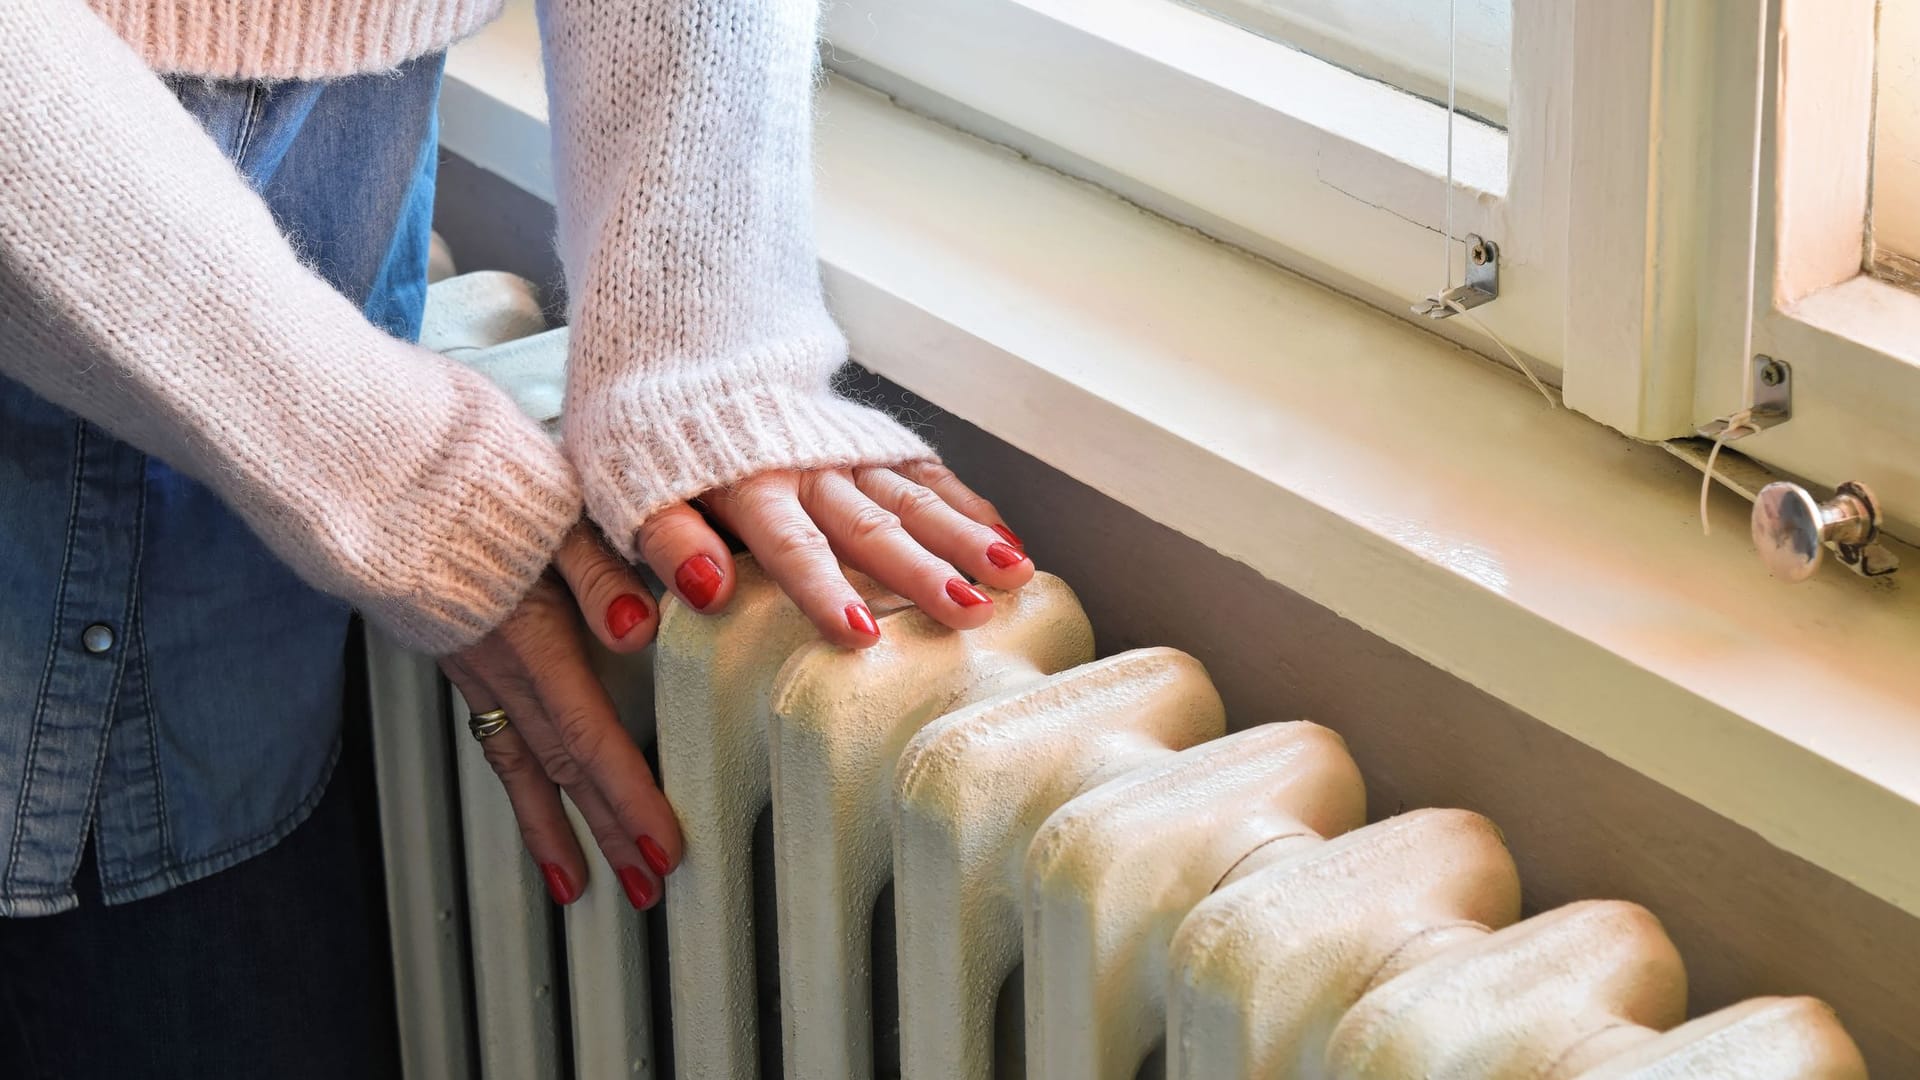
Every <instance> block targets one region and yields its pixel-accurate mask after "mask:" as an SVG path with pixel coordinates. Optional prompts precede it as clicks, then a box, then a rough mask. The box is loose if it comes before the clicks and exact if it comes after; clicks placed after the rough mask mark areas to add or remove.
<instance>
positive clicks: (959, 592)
mask: <svg viewBox="0 0 1920 1080" xmlns="http://www.w3.org/2000/svg"><path fill="white" fill-rule="evenodd" d="M947 597H948V598H949V599H951V600H952V601H953V602H954V603H956V604H959V605H960V606H961V607H979V606H980V605H981V604H991V603H993V598H992V597H990V596H988V595H987V594H986V593H983V592H981V591H980V590H979V589H976V588H974V587H973V586H971V585H969V584H967V583H966V581H964V580H963V579H961V578H954V579H952V580H951V581H948V582H947Z"/></svg>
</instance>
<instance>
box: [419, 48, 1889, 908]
mask: <svg viewBox="0 0 1920 1080" xmlns="http://www.w3.org/2000/svg"><path fill="white" fill-rule="evenodd" d="M531 31H532V28H531V21H530V18H528V17H525V16H519V17H516V16H515V15H513V14H512V13H510V15H509V17H508V19H507V20H506V21H503V22H502V23H500V24H497V25H496V26H495V27H493V28H491V29H490V30H489V31H488V32H487V33H486V34H484V35H482V36H481V37H480V38H478V39H476V40H475V41H473V42H470V43H468V44H465V45H462V46H461V47H460V48H458V49H456V50H455V52H454V55H453V57H452V60H451V62H450V65H449V83H448V87H447V92H446V96H445V99H444V105H443V112H442V115H443V121H444V130H443V139H444V141H445V144H446V146H447V148H448V149H449V150H451V151H453V152H454V153H457V154H460V155H461V156H463V157H465V158H468V159H469V160H471V161H474V162H475V163H477V164H479V165H481V166H483V167H486V168H489V169H492V170H493V171H495V172H497V173H499V174H501V175H502V176H504V177H506V178H507V179H509V180H511V181H513V182H515V183H516V184H519V185H520V186H522V187H524V188H526V189H527V190H529V191H531V192H533V193H535V194H538V195H541V196H543V197H547V198H551V196H552V190H551V181H550V174H549V173H548V172H547V171H546V165H545V153H544V149H542V150H539V151H538V152H534V151H532V150H530V147H529V140H530V139H534V138H536V137H539V136H540V135H541V131H542V125H541V123H540V121H539V117H540V116H541V115H543V113H544V101H543V100H542V99H541V97H540V81H539V78H538V66H537V65H538V59H537V55H536V53H535V49H534V46H533V44H532V41H531V37H530V35H531ZM818 158H819V160H818V170H819V173H820V176H821V188H820V208H819V214H820V239H821V259H822V265H823V270H824V273H825V276H826V280H827V283H828V287H829V290H830V292H831V294H832V297H833V300H834V303H835V307H836V310H837V311H838V313H839V315H840V317H841V320H842V322H843V324H844V325H845V326H846V329H847V331H848V334H849V335H850V337H851V339H852V341H853V344H854V351H855V354H856V356H857V357H858V358H859V360H860V361H861V362H862V363H863V364H864V365H865V366H867V367H868V368H871V369H872V370H874V371H876V372H878V373H879V374H881V375H884V376H886V377H887V378H889V379H892V380H893V381H895V382H897V383H899V384H901V385H902V386H905V387H906V388H908V389H910V390H912V391H914V392H915V393H918V394H920V395H921V396H923V397H925V398H927V399H928V400H930V401H932V402H934V403H936V404H937V405H939V406H941V407H942V408H944V409H946V410H948V411H950V412H952V413H953V414H955V415H957V416H959V417H962V418H963V419H965V420H967V421H969V422H971V423H973V424H976V425H978V426H980V427H981V428H983V429H985V430H986V431H988V432H990V433H992V434H993V435H995V436H997V437H999V438H1001V439H1004V440H1005V441H1006V442H1008V443H1010V444H1012V445H1014V446H1016V447H1018V448H1020V449H1022V450H1024V451H1026V452H1028V453H1030V454H1033V455H1034V456H1036V457H1038V458H1040V459H1041V460H1043V461H1045V462H1047V463H1048V464H1050V465H1052V466H1054V467H1056V468H1058V469H1060V470H1062V471H1063V472H1065V473H1067V474H1069V475H1071V476H1073V477H1075V478H1077V479H1079V480H1081V481H1082V482H1084V483H1087V484H1089V485H1091V486H1093V487H1095V488H1097V489H1099V490H1100V491H1102V492H1104V493H1106V494H1107V495H1109V496H1111V497H1113V498H1115V499H1117V500H1119V501H1121V502H1123V503H1126V504H1127V505H1129V506H1132V507H1134V508H1136V509H1137V510H1139V511H1141V512H1142V513H1145V514H1147V515H1148V516H1150V517H1152V518H1154V519H1155V520H1158V521H1161V522H1164V523H1166V524H1168V525H1170V526H1172V527H1175V528H1177V529H1179V530H1181V531H1182V532H1184V533H1186V534H1187V535H1189V536H1191V537H1193V538H1195V539H1196V540H1199V541H1201V542H1204V543H1206V544H1208V545H1209V546H1211V547H1214V548H1215V549H1217V550H1219V551H1220V552H1222V553H1223V554H1225V555H1228V556H1230V557H1232V558H1234V559H1237V560H1240V561H1242V562H1244V563H1246V564H1248V565H1250V566H1252V567H1254V568H1255V569H1257V570H1258V571H1260V572H1261V573H1262V574H1264V575H1266V576H1267V577H1269V578H1271V579H1272V580H1274V581H1277V582H1279V583H1281V584H1283V585H1285V586H1287V587H1289V588H1291V589H1294V590H1295V591H1298V592H1299V593H1301V594H1303V595H1305V596H1307V597H1308V598H1310V599H1312V600H1314V601H1316V602H1318V603H1320V604H1322V605H1324V606H1326V607H1328V608H1330V609H1332V610H1333V611H1335V612H1337V613H1339V614H1340V615H1342V616H1343V617H1345V618H1347V619H1350V620H1352V621H1353V622H1355V623H1357V624H1359V625H1360V626H1362V627H1364V628H1365V629H1367V630H1368V631H1370V632H1372V633H1375V634H1377V635H1379V636H1380V637H1382V638H1384V639H1386V640H1388V641H1390V642H1392V643H1394V644H1396V645H1399V646H1401V647H1403V648H1405V649H1407V650H1409V651H1411V652H1413V653H1415V654H1416V655H1419V656H1421V657H1423V658H1424V659H1426V660H1428V661H1429V662H1431V663H1433V664H1435V665H1437V666H1439V667H1440V668H1442V669H1444V670H1446V671H1448V672H1451V673H1453V674H1454V675H1456V676H1458V677H1459V678H1462V679H1464V680H1466V681H1467V682H1469V683H1471V684H1473V685H1474V686H1477V687H1480V688H1481V689H1483V690H1485V691H1487V692H1489V693H1491V694H1493V695H1495V696H1497V697H1499V698H1500V699H1502V700H1504V701H1507V702H1510V703H1511V704H1513V705H1514V706H1516V707H1518V708H1520V709H1523V710H1525V711H1526V712H1528V713H1529V714H1531V715H1533V716H1535V717H1537V718H1539V719H1540V720H1541V721H1543V722H1545V723H1547V724H1549V725H1551V726H1553V727H1555V728H1558V729H1560V730H1561V731H1564V732H1566V733H1567V734H1569V735H1572V736H1573V737H1575V738H1578V739H1580V740H1582V741H1583V742H1586V743H1588V744H1589V745H1591V746H1593V747H1595V748H1597V749H1599V750H1600V751H1602V752H1604V753H1606V754H1607V755H1609V756H1611V757H1613V758H1615V759H1617V760H1619V761H1621V762H1623V763H1625V764H1627V765H1629V766H1631V767H1633V768H1634V769H1636V770H1638V771H1640V772H1642V773H1644V774H1646V775H1648V776H1650V777H1652V778H1654V779H1656V780H1658V781H1660V782H1661V783H1663V784H1666V785H1667V786H1669V787H1671V788H1673V789H1674V790H1676V791H1678V792H1680V793H1682V794H1684V795H1686V796H1688V797H1690V798H1692V799H1694V800H1696V801H1698V802H1700V803H1702V804H1704V805H1706V806H1707V807H1709V808H1711V809H1713V810H1715V811H1717V812H1719V813H1721V814H1723V815H1725V816H1727V817H1729V818H1731V819H1733V820H1735V821H1737V822H1740V823H1742V824H1744V825H1746V826H1748V827H1749V828H1752V829H1753V830H1755V831H1756V832H1758V833H1760V834H1761V835H1763V836H1765V837H1766V838H1767V839H1769V840H1770V841H1772V842H1773V843H1775V844H1777V845H1779V846H1780V847H1782V848H1784V849H1786V850H1788V851H1791V852H1794V853H1796V854H1798V855H1800V856H1802V857H1804V858H1806V859H1808V860H1809V861H1811V862H1813V863H1815V864H1817V865H1819V866H1822V867H1825V868H1826V869H1828V870H1829V871H1831V872H1833V873H1835V874H1837V875H1838V876H1840V877H1842V878H1845V879H1847V880H1849V881H1852V882H1854V883H1855V884H1857V885H1859V886H1860V887H1862V888H1864V889H1866V890H1867V891H1869V892H1872V893H1874V894H1876V895H1878V896H1880V897H1882V898H1884V899H1886V900H1887V901H1889V902H1891V903H1893V904H1895V905H1897V906H1899V907H1901V908H1903V909H1904V910H1906V911H1909V912H1913V913H1916V914H1920V844H1915V843H1913V842H1912V838H1913V837H1914V836H1916V835H1920V674H1917V672H1920V662H1916V658H1920V600H1916V597H1915V594H1914V593H1913V592H1912V591H1911V590H1907V589H1903V588H1901V587H1900V586H1899V585H1898V584H1897V583H1891V582H1887V581H1881V582H1867V581H1863V580H1860V579H1856V578H1854V577H1852V576H1851V575H1848V574H1846V573H1845V572H1844V571H1841V570H1838V569H1837V568H1829V569H1827V570H1825V571H1823V572H1822V573H1821V574H1820V575H1819V576H1818V577H1817V579H1816V580H1814V581H1812V582H1809V583H1807V584H1805V585H1801V586H1787V585H1782V584H1779V583H1776V582H1774V581H1772V580H1770V579H1769V578H1768V577H1767V575H1766V574H1765V572H1764V571H1763V570H1762V569H1761V567H1760V564H1759V561H1758V558H1757V557H1756V556H1755V555H1754V553H1753V551H1752V549H1751V546H1750V544H1749V542H1748V540H1747V535H1746V532H1747V531H1746V515H1747V506H1746V504H1745V503H1744V502H1742V501H1740V500H1739V499H1737V498H1736V497H1733V496H1731V495H1727V494H1725V493H1723V492H1716V495H1715V497H1714V500H1713V513H1714V519H1715V521H1716V522H1717V524H1718V526H1719V528H1718V529H1717V530H1716V532H1715V534H1714V535H1713V536H1712V537H1711V538H1703V537H1702V536H1701V535H1700V526H1699V521H1698V514H1697V510H1696V505H1695V504H1696V499H1697V481H1698V474H1697V473H1694V472H1692V471H1691V470H1690V469H1688V468H1687V467H1686V466H1685V465H1683V464H1681V463H1679V462H1677V461H1675V460H1674V459H1672V458H1671V457H1670V456H1669V455H1667V454H1665V453H1663V452H1662V451H1661V450H1659V449H1657V448H1654V447H1649V446H1645V445H1640V444H1635V443H1632V442H1630V441H1628V440H1626V439H1623V438H1621V437H1618V436H1616V435H1614V434H1612V433H1610V432H1608V431H1606V430H1605V429H1602V428H1600V427H1599V426H1597V425H1595V424H1593V423H1591V422H1589V421H1586V420H1583V419H1582V418H1580V417H1578V416H1576V415H1574V414H1572V413H1570V412H1567V411H1564V410H1560V411H1549V410H1547V409H1546V408H1545V407H1544V405H1543V404H1542V403H1541V402H1540V400H1539V399H1538V398H1537V397H1535V396H1533V394H1532V391H1531V390H1529V389H1528V388H1527V386H1526V385H1525V383H1523V382H1522V381H1520V379H1519V378H1518V377H1517V376H1510V375H1509V374H1508V373H1506V372H1503V371H1501V370H1499V369H1497V368H1495V367H1494V366H1492V365H1490V364H1488V363H1486V362H1485V361H1483V360H1481V359H1480V358H1478V357H1476V356H1473V355H1472V354H1469V353H1466V352H1463V351H1461V350H1459V349H1457V348H1455V347H1453V346H1451V345H1449V344H1447V343H1445V342H1443V341H1441V340H1439V339H1438V338H1435V337H1432V336H1430V335H1428V334H1425V333H1423V332H1421V331H1420V330H1418V329H1416V328H1415V327H1413V326H1411V325H1409V324H1407V323H1405V322H1402V321H1400V320H1397V319H1394V318H1391V317H1388V316H1386V315H1383V314H1381V313H1379V312H1377V311H1374V310H1372V309H1369V308H1365V307H1363V306H1361V305H1359V304H1357V303H1355V302H1353V301H1350V300H1347V299H1345V298H1343V297H1340V296H1338V295H1336V294H1334V293H1332V292H1329V291H1327V290H1325V289H1322V288H1320V287H1318V286H1316V285H1314V284H1312V283H1309V282H1307V281H1305V280H1303V279H1301V278H1298V277H1295V276H1292V275H1290V274H1287V273H1284V272H1282V271H1279V270H1277V269H1274V268H1273V267H1271V266H1269V265H1267V264H1264V263H1261V262H1258V261H1256V260H1253V259H1251V258H1248V257H1246V256H1244V255H1242V254H1240V253H1238V252H1235V251H1233V250H1232V249H1229V248H1226V247H1223V246H1221V245H1219V244H1216V243H1214V242H1212V241H1210V240H1208V239H1206V238H1204V237H1201V236H1199V235H1196V234H1194V233H1192V232H1190V231H1187V230H1184V229H1181V228H1178V227H1175V226H1172V225H1169V224H1167V223H1165V222H1163V221H1161V220H1159V219H1156V218H1153V217H1150V216H1148V215H1146V214H1143V213H1141V212H1139V211H1138V210H1136V209H1134V208H1132V207H1130V206H1128V205H1126V204H1124V203H1122V202H1119V201H1118V200H1115V199H1113V198H1111V197H1109V196H1107V195H1105V194H1104V193H1102V192H1100V191H1098V190H1097V189H1094V188H1091V187H1089V186H1087V185H1085V184H1082V183H1079V182H1077V181H1073V180H1069V179H1066V178H1063V177H1061V176H1058V175H1056V174H1053V173H1050V172H1048V171H1046V170H1043V169H1040V168H1038V167H1036V166H1034V165H1031V164H1029V163H1027V162H1025V161H1023V160H1021V159H1019V158H1018V157H1016V156H1014V155H1012V154H1009V153H1006V152H1003V151H1001V150H999V149H996V148H994V147H992V146H989V145H986V144H983V143H980V142H977V141H975V140H972V139H970V138H967V137H965V136H961V135H958V134H956V133H954V132H952V131H950V130H948V129H946V128H942V127H940V126H938V125H935V124H932V123H930V122H927V121H924V120H922V119H919V118H917V117H914V116H912V115H909V114H907V113H905V112H903V111H901V110H899V109H897V108H894V107H893V106H891V105H890V104H889V103H887V102H886V101H885V100H884V99H882V98H879V97H877V96H875V95H872V94H869V93H867V92H866V91H863V90H859V89H857V88H854V87H851V86H848V85H846V84H843V83H839V82H835V83H832V84H830V85H829V86H828V87H827V88H826V90H825V91H824V99H823V108H822V117H821V123H820V130H819V138H818ZM1903 554H1904V555H1905V556H1906V561H1907V563H1908V566H1909V570H1908V571H1907V572H1908V573H1920V557H1916V556H1915V555H1914V553H1913V552H1912V551H1910V550H1909V551H1905V552H1903ZM1897 580H1898V579H1895V582H1897Z"/></svg>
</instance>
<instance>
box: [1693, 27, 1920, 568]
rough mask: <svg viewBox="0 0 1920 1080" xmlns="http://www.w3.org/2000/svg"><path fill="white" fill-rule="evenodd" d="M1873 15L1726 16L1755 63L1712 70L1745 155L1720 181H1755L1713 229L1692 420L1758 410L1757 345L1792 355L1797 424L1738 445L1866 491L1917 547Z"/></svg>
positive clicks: (1917, 492)
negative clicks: (1874, 242) (1885, 271)
mask: <svg viewBox="0 0 1920 1080" xmlns="http://www.w3.org/2000/svg"><path fill="white" fill-rule="evenodd" d="M1728 6H1734V5H1728ZM1875 14H1876V11H1875V4H1874V3H1873V0H1847V2H1845V3H1841V4H1827V3H1809V2H1808V0H1776V2H1775V3H1773V4H1770V5H1767V10H1766V12H1765V13H1764V15H1762V14H1761V13H1760V12H1758V11H1742V12H1738V13H1736V14H1735V15H1734V16H1733V18H1734V19H1735V20H1736V21H1737V23H1738V24H1739V25H1738V26H1737V27H1735V28H1729V29H1730V30H1731V31H1732V32H1733V33H1736V34H1738V35H1739V37H1740V38H1741V39H1742V40H1744V41H1746V42H1749V43H1751V44H1749V45H1748V46H1747V48H1748V50H1749V52H1750V53H1751V56H1750V57H1749V58H1748V59H1747V60H1746V62H1745V63H1740V62H1738V60H1737V59H1735V58H1733V57H1731V56H1729V57H1728V58H1727V62H1725V63H1722V64H1721V65H1720V66H1719V67H1718V68H1717V69H1716V78H1717V80H1718V82H1719V83H1720V88H1721V92H1720V93H1719V94H1718V95H1717V98H1716V102H1717V111H1718V113H1719V116H1718V122H1720V123H1721V124H1723V125H1727V126H1728V129H1729V130H1728V136H1727V140H1726V141H1727V142H1729V143H1730V144H1732V143H1734V142H1736V141H1737V140H1736V139H1734V138H1733V136H1734V134H1736V129H1737V134H1738V135H1739V136H1740V137H1741V138H1742V139H1744V148H1743V152H1742V153H1735V152H1733V151H1734V150H1736V149H1741V148H1738V147H1735V146H1732V145H1729V146H1728V147H1727V148H1726V149H1727V152H1725V153H1723V154H1722V155H1721V159H1720V160H1719V161H1718V162H1717V163H1716V167H1715V168H1714V169H1713V170H1712V172H1713V176H1714V179H1713V180H1712V181H1711V183H1713V184H1714V185H1715V186H1716V187H1717V188H1719V189H1722V190H1725V189H1730V188H1732V187H1733V186H1734V185H1735V184H1736V183H1741V182H1744V183H1746V184H1747V185H1750V186H1751V189H1752V190H1753V191H1754V192H1755V193H1756V195H1757V199H1756V203H1757V213H1756V214H1752V215H1736V214H1734V213H1732V212H1731V208H1726V207H1723V208H1722V209H1721V211H1720V212H1719V213H1717V214H1716V215H1713V216H1712V218H1711V219H1710V222H1709V235H1708V237H1707V240H1706V244H1705V250H1706V252H1707V259H1708V261H1707V264H1706V269H1707V270H1708V273H1707V274H1706V275H1705V277H1704V280H1703V283H1702V287H1701V312H1702V319H1701V333H1700V349H1699V356H1700V358H1701V360H1700V363H1699V366H1698V369H1697V377H1696V378H1695V380H1694V395H1693V410H1692V413H1693V415H1692V419H1693V421H1694V423H1695V424H1704V423H1706V422H1708V421H1710V420H1712V419H1714V418H1716V417H1720V416H1725V415H1727V414H1729V413H1731V412H1733V411H1734V410H1736V409H1738V408H1740V407H1742V406H1743V405H1745V404H1746V403H1749V402H1751V401H1752V385H1751V378H1752V375H1751V372H1752V365H1751V363H1750V362H1749V357H1748V352H1749V351H1750V352H1751V353H1753V354H1760V355H1766V356H1771V357H1773V358H1775V359H1778V360H1781V361H1784V362H1786V363H1787V364H1789V365H1791V367H1792V371H1793V379H1792V386H1793V418H1792V419H1791V420H1789V421H1787V422H1786V423H1783V424H1780V425H1778V426H1776V427H1773V428H1769V429H1768V430H1766V431H1764V432H1761V433H1759V434H1756V435H1751V436H1748V437H1745V438H1742V439H1741V440H1740V441H1739V442H1738V443H1737V444H1736V445H1737V446H1738V448H1739V449H1740V450H1741V451H1742V452H1744V453H1745V454H1747V455H1748V456H1749V457H1753V458H1755V459H1757V460H1759V461H1761V462H1763V463H1765V464H1767V465H1769V466H1770V467H1773V468H1775V469H1776V470H1778V471H1781V472H1784V473H1786V474H1789V475H1792V476H1795V477H1800V478H1804V479H1806V480H1809V481H1811V482H1813V483H1814V484H1816V485H1823V486H1827V487H1832V486H1836V485H1838V484H1839V483H1841V482H1843V481H1849V480H1852V481H1858V482H1863V483H1865V484H1866V485H1867V486H1868V487H1870V488H1872V489H1873V490H1874V492H1875V493H1876V494H1877V495H1878V496H1879V497H1880V501H1881V502H1882V504H1883V509H1884V511H1885V512H1886V517H1887V523H1888V525H1889V527H1890V529H1891V531H1893V532H1894V533H1895V534H1896V535H1900V536H1903V537H1908V538H1912V537H1915V536H1917V535H1920V530H1917V529H1916V528H1915V526H1916V523H1917V522H1920V468H1917V467H1916V465H1915V462H1916V461H1920V334H1916V333H1914V330H1915V328H1920V295H1916V294H1914V293H1913V292H1910V291H1908V290H1906V289H1903V288H1901V287H1899V286H1897V285H1893V284H1889V283H1887V282H1885V281H1882V280H1880V279H1879V278H1878V277H1877V276H1875V274H1874V273H1873V271H1872V268H1871V265H1870V261H1871V257H1870V253H1869V251H1868V246H1867V242H1866V229H1867V208H1868V198H1869V189H1870V185H1871V182H1872V180H1871V167H1870V166H1871V139H1872V131H1873V115H1872V109H1873V64H1872V56H1873V51H1872V50H1873V47H1874V30H1875ZM1762 47H1763V48H1764V53H1763V52H1762ZM1762 57H1764V62H1762ZM1756 93H1757V94H1758V95H1759V96H1758V98H1757V100H1758V103H1759V106H1760V107H1759V108H1757V109H1756V108H1754V102H1755V98H1754V95H1755V94H1756ZM1742 96H1745V97H1746V104H1745V106H1744V109H1745V116H1744V118H1743V117H1742V116H1741V115H1740V114H1741V109H1742V106H1741V102H1740V99H1741V98H1742ZM1756 148H1757V152H1756ZM1749 260H1750V265H1751V266H1752V275H1751V277H1750V278H1749V277H1747V276H1746V275H1745V273H1744V271H1745V266H1746V265H1747V264H1748V263H1749ZM1747 281H1751V282H1752V286H1751V288H1750V289H1748V288H1747V287H1745V285H1746V282H1747ZM1749 335H1750V345H1748V336H1749Z"/></svg>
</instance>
